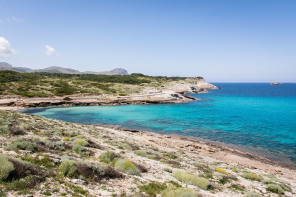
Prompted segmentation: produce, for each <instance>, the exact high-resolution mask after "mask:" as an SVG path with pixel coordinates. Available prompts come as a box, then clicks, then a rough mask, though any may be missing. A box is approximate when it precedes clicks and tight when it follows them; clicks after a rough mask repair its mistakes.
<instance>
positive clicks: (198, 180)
mask: <svg viewBox="0 0 296 197" xmlns="http://www.w3.org/2000/svg"><path fill="white" fill-rule="evenodd" d="M173 177H175V178H176V179H177V180H178V181H181V182H183V183H186V184H189V185H195V186H197V187H199V188H201V189H204V190H207V189H209V187H210V182H209V180H207V179H205V178H202V177H197V176H196V175H193V174H190V173H188V172H181V171H175V172H173Z"/></svg>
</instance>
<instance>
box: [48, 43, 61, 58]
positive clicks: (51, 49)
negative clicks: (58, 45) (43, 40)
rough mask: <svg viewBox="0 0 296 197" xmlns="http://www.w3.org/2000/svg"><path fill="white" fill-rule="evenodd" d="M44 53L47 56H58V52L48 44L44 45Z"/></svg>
mask: <svg viewBox="0 0 296 197" xmlns="http://www.w3.org/2000/svg"><path fill="white" fill-rule="evenodd" d="M45 55H47V56H59V54H58V53H57V52H56V50H55V49H54V48H53V47H51V46H49V45H45Z"/></svg>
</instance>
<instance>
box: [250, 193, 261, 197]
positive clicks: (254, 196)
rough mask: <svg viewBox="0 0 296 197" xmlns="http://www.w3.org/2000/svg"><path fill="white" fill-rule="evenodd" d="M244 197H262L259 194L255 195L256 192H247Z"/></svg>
mask: <svg viewBox="0 0 296 197" xmlns="http://www.w3.org/2000/svg"><path fill="white" fill-rule="evenodd" d="M246 197H262V196H261V195H260V194H257V193H256V192H247V193H246Z"/></svg>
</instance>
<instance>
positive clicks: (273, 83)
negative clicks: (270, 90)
mask: <svg viewBox="0 0 296 197" xmlns="http://www.w3.org/2000/svg"><path fill="white" fill-rule="evenodd" d="M270 85H284V84H283V83H276V82H271V83H270Z"/></svg>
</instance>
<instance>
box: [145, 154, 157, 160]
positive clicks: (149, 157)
mask: <svg viewBox="0 0 296 197" xmlns="http://www.w3.org/2000/svg"><path fill="white" fill-rule="evenodd" d="M147 158H148V159H154V160H157V156H156V155H147Z"/></svg>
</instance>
